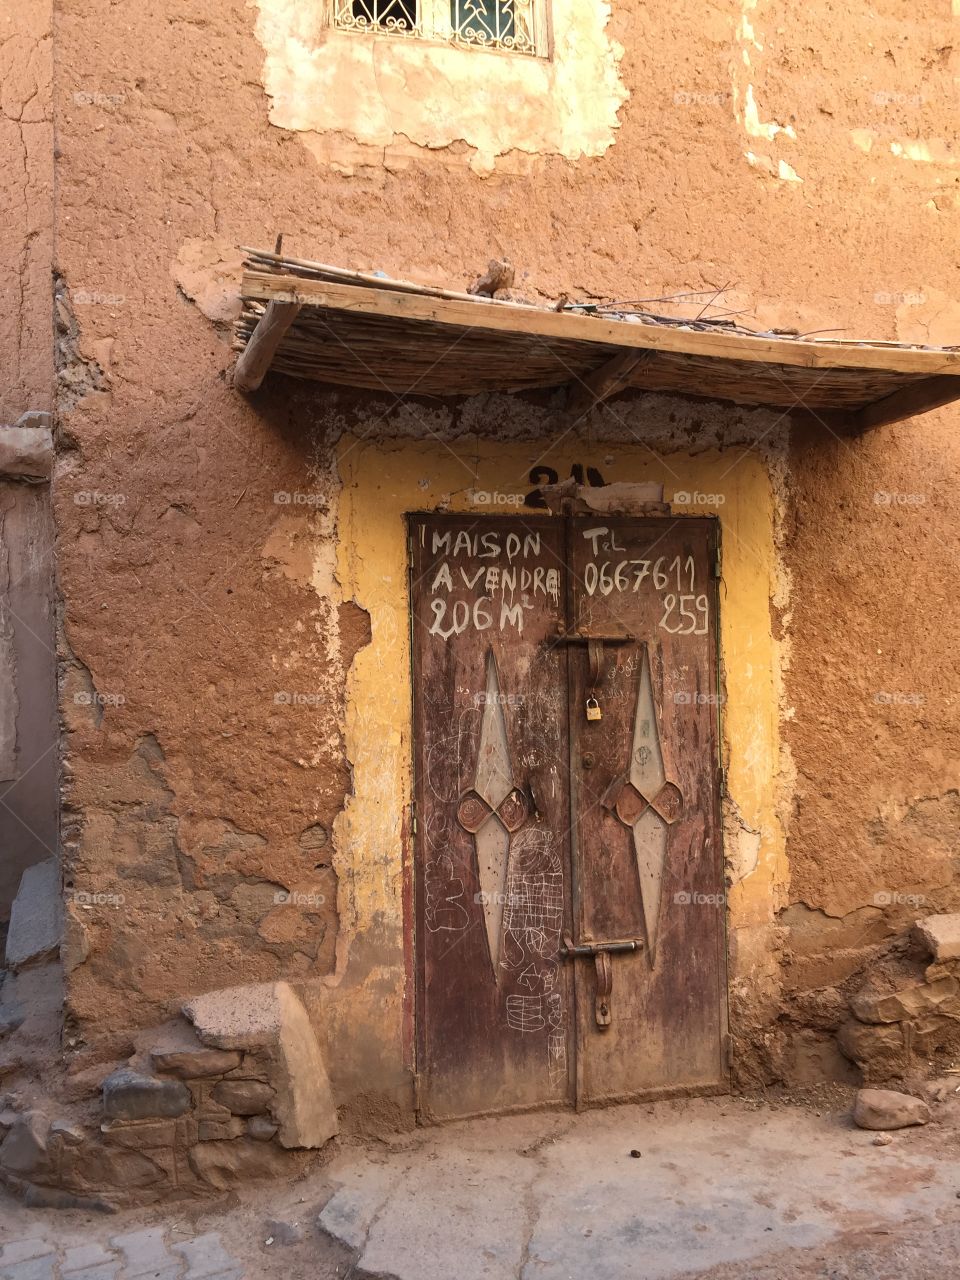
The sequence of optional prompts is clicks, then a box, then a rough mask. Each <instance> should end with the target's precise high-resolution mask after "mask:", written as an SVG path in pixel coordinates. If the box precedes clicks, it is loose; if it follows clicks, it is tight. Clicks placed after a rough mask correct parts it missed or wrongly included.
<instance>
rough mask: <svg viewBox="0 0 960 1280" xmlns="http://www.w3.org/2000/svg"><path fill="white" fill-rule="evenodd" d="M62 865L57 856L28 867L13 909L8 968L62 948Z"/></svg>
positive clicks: (19, 967) (55, 952) (48, 957)
mask: <svg viewBox="0 0 960 1280" xmlns="http://www.w3.org/2000/svg"><path fill="white" fill-rule="evenodd" d="M62 928H63V927H62V923H61V911H60V867H59V864H58V862H57V859H56V858H47V860H46V861H45V862H38V863H37V864H36V865H35V866H33V867H27V869H26V871H24V873H23V875H22V876H21V878H20V888H19V889H18V890H17V896H16V898H14V900H13V906H12V907H11V908H10V928H9V932H8V933H7V947H6V964H7V968H8V969H13V970H14V971H16V970H17V969H22V968H23V967H24V965H28V964H36V963H38V962H40V961H42V960H49V959H51V958H52V957H53V956H55V955H56V954H57V952H58V951H59V950H60V939H61V936H62Z"/></svg>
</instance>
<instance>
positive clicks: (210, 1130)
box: [197, 1116, 247, 1142]
mask: <svg viewBox="0 0 960 1280" xmlns="http://www.w3.org/2000/svg"><path fill="white" fill-rule="evenodd" d="M246 1131H247V1126H246V1125H245V1124H244V1123H243V1121H242V1120H241V1119H240V1117H239V1116H231V1117H230V1119H229V1120H201V1121H200V1124H199V1126H198V1129H197V1141H198V1142H221V1141H223V1140H224V1139H227V1138H239V1137H241V1136H242V1135H243V1134H244V1133H246Z"/></svg>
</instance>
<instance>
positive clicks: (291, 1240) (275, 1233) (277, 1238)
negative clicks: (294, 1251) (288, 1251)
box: [265, 1218, 303, 1245]
mask: <svg viewBox="0 0 960 1280" xmlns="http://www.w3.org/2000/svg"><path fill="white" fill-rule="evenodd" d="M265 1231H266V1236H267V1239H268V1240H269V1239H272V1240H273V1243H274V1244H280V1245H288V1244H302V1243H303V1227H301V1226H300V1224H299V1223H297V1222H284V1221H283V1219H282V1218H268V1219H267V1224H266V1228H265Z"/></svg>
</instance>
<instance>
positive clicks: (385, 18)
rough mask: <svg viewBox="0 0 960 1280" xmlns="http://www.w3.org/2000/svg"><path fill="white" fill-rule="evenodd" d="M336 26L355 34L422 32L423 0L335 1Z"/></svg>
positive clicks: (415, 33) (411, 33)
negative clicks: (421, 11)
mask: <svg viewBox="0 0 960 1280" xmlns="http://www.w3.org/2000/svg"><path fill="white" fill-rule="evenodd" d="M334 3H335V15H334V23H335V25H336V26H338V27H346V28H347V29H348V30H353V31H374V30H376V31H390V32H393V33H394V34H395V35H417V34H419V32H420V13H419V9H420V0H334Z"/></svg>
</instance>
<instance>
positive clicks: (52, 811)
mask: <svg viewBox="0 0 960 1280" xmlns="http://www.w3.org/2000/svg"><path fill="white" fill-rule="evenodd" d="M46 416H47V415H40V414H28V415H25V417H26V418H28V419H30V422H29V423H27V424H24V425H19V424H18V425H17V426H14V427H0V929H5V927H6V924H7V922H8V921H9V918H10V907H11V904H12V902H13V900H14V898H15V897H16V895H17V890H18V887H19V885H20V879H21V876H22V875H23V872H24V871H25V870H26V869H27V868H28V867H32V866H35V865H36V864H38V863H40V862H43V861H45V860H46V859H48V858H52V857H56V853H57V754H58V753H57V741H58V735H57V713H56V641H55V596H54V582H55V576H54V575H55V569H54V555H53V550H54V532H53V520H52V516H51V510H50V487H49V469H50V462H51V460H52V442H51V437H50V429H49V427H48V426H47V425H46V424H45V423H37V424H35V423H34V421H33V420H34V419H38V420H39V419H41V418H46ZM21 421H23V420H21Z"/></svg>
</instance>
